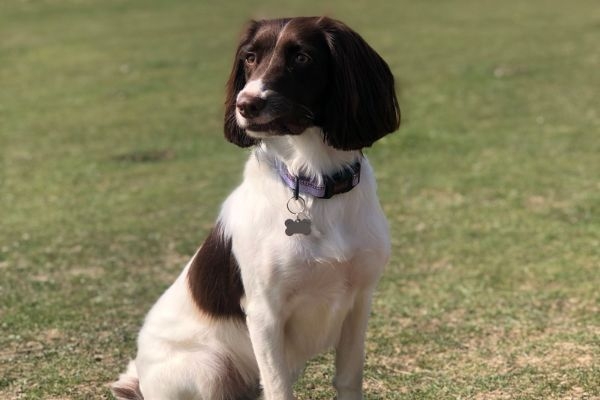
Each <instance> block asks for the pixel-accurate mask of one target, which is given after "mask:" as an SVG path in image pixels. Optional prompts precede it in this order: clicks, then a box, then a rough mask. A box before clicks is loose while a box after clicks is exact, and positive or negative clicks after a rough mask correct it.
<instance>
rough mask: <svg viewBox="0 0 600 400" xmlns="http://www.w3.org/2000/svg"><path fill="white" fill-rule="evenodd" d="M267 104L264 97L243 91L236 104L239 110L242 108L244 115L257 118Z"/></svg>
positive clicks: (241, 112) (241, 111)
mask: <svg viewBox="0 0 600 400" xmlns="http://www.w3.org/2000/svg"><path fill="white" fill-rule="evenodd" d="M266 104H267V100H265V99H263V98H260V97H258V96H251V95H247V94H243V93H242V94H241V95H240V96H239V97H238V99H237V103H236V106H237V108H238V110H240V114H242V117H244V118H256V117H258V115H259V114H260V112H261V111H262V110H263V109H264V108H265V105H266Z"/></svg>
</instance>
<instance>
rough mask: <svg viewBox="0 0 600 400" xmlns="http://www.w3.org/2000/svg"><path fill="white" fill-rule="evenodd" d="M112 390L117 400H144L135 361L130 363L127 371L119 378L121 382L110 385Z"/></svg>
mask: <svg viewBox="0 0 600 400" xmlns="http://www.w3.org/2000/svg"><path fill="white" fill-rule="evenodd" d="M110 390H111V391H112V393H113V395H114V396H115V398H116V399H117V400H144V396H143V395H142V392H141V391H140V380H139V378H138V374H137V369H136V368H135V363H134V362H133V361H131V362H129V366H128V367H127V371H125V373H124V374H121V376H119V380H118V381H116V382H115V383H113V384H112V385H110Z"/></svg>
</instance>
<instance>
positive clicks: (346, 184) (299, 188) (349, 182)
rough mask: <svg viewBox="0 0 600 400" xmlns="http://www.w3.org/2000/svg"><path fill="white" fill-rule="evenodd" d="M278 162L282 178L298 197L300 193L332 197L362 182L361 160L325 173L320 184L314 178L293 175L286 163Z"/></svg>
mask: <svg viewBox="0 0 600 400" xmlns="http://www.w3.org/2000/svg"><path fill="white" fill-rule="evenodd" d="M277 164H278V166H277V170H278V171H279V176H280V177H281V180H283V182H284V183H285V184H286V185H287V186H288V187H289V188H290V189H292V190H293V191H294V196H295V197H296V198H297V197H298V194H308V195H310V196H313V197H317V198H319V199H330V198H332V197H333V196H335V195H336V194H341V193H346V192H349V191H350V190H352V189H354V187H355V186H356V185H358V183H359V182H360V161H356V162H355V163H354V164H352V165H348V166H346V167H345V168H344V169H343V170H341V171H339V172H336V173H335V174H333V175H323V176H322V182H323V183H322V184H319V183H318V181H317V180H316V179H313V178H309V177H305V176H302V175H293V174H292V173H290V172H289V171H288V169H287V167H286V166H285V164H283V163H281V162H278V163H277Z"/></svg>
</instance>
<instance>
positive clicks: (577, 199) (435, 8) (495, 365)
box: [0, 0, 600, 400]
mask: <svg viewBox="0 0 600 400" xmlns="http://www.w3.org/2000/svg"><path fill="white" fill-rule="evenodd" d="M256 7H257V6H256V5H254V4H251V2H241V1H240V2H239V4H238V3H237V2H235V1H229V2H227V1H219V2H217V1H212V0H206V1H192V0H187V1H186V0H177V1H166V0H165V1H159V0H152V1H149V0H130V1H126V0H105V1H96V2H93V1H91V0H53V1H50V0H39V1H33V0H29V1H25V0H22V1H17V0H5V1H2V2H1V3H0V157H1V158H0V399H3V400H4V399H6V400H10V399H100V398H103V399H108V398H110V395H109V393H108V390H107V388H106V384H107V383H108V382H110V381H111V380H113V379H114V378H116V376H117V375H118V373H119V372H120V371H121V370H123V368H124V367H125V365H126V362H127V360H128V359H129V358H130V357H133V356H134V352H135V337H136V334H137V331H138V329H139V327H140V325H141V323H142V319H143V317H144V314H145V313H146V312H147V311H148V309H149V307H150V306H151V304H152V303H153V302H154V301H155V300H156V298H157V297H158V296H159V295H160V294H161V293H162V291H163V290H164V289H165V288H166V287H167V286H168V285H169V284H170V283H171V282H172V281H173V279H174V278H175V277H176V276H177V274H178V273H179V271H180V270H181V268H182V266H183V264H184V262H185V261H186V260H187V259H188V257H190V256H191V255H192V253H193V252H194V251H195V249H196V248H197V246H198V245H199V244H200V242H201V241H202V240H203V238H204V236H205V234H206V233H207V231H208V229H209V228H210V227H211V225H212V223H213V221H214V219H215V217H216V215H217V212H218V209H219V206H220V203H221V201H222V200H223V199H224V198H225V196H226V195H227V194H228V193H229V192H230V191H231V190H232V188H233V187H235V185H236V184H237V183H238V182H239V181H240V179H241V170H242V165H243V162H244V160H245V158H246V157H247V154H248V153H247V151H245V150H241V149H239V148H236V147H235V146H233V145H230V144H228V143H226V142H225V140H224V139H223V137H222V126H221V119H222V112H223V110H222V102H223V96H224V84H225V81H226V79H227V76H228V72H229V68H230V63H231V61H232V58H233V51H234V48H235V45H236V41H237V37H238V34H239V33H240V32H241V30H242V25H243V22H244V21H245V20H246V19H248V18H249V17H276V16H282V15H299V14H304V15H315V14H329V15H332V16H334V17H337V18H339V19H342V20H344V21H346V22H347V23H348V24H349V25H350V26H352V27H353V28H355V29H356V30H357V31H359V32H360V33H361V34H362V35H363V36H364V37H365V38H366V39H367V40H368V41H369V42H370V43H371V44H372V45H373V47H374V48H375V49H377V50H378V51H379V53H380V54H381V55H382V56H383V57H384V58H385V59H386V60H388V62H389V64H390V66H391V68H392V70H393V71H394V74H395V75H396V77H397V81H398V91H399V94H400V104H401V108H402V111H403V116H404V121H403V126H402V127H401V129H400V131H399V132H398V133H396V134H394V135H391V136H388V137H386V138H384V139H383V140H381V141H380V142H379V143H378V144H376V145H375V146H374V147H373V148H372V149H369V150H368V151H367V155H368V156H369V157H370V159H371V161H372V163H373V164H374V166H375V169H376V172H377V177H378V181H379V194H380V198H381V201H382V203H383V207H384V210H385V212H386V214H387V216H388V218H389V221H390V224H391V230H392V240H393V257H392V260H391V262H390V264H389V266H388V269H387V271H386V274H385V276H384V279H383V280H382V282H381V285H380V286H379V290H378V293H377V296H376V300H375V302H374V309H373V315H372V319H371V325H370V330H369V336H368V351H369V352H368V356H367V366H366V371H365V375H366V378H365V390H366V394H365V396H366V398H367V399H436V400H437V399H599V398H600V289H599V288H600V216H599V214H600V8H599V7H598V3H597V1H595V0H588V1H586V0H578V1H573V2H565V1H554V0H552V1H541V0H539V1H517V0H511V1H504V2H489V1H474V0H472V1H469V0H451V1H433V0H427V1H416V0H415V1H408V0H406V1H363V0H355V1H352V2H343V1H341V0H337V1H329V2H319V1H316V0H302V1H293V2H289V4H287V5H283V4H282V2H279V1H275V0H265V1H262V2H261V4H260V6H258V8H256ZM332 374H333V369H332V365H331V355H325V356H323V357H322V358H319V359H317V360H315V361H314V362H312V363H311V364H310V365H309V367H308V368H307V371H306V374H305V376H304V378H303V379H302V380H301V381H300V382H299V383H298V386H297V395H298V397H299V398H300V399H305V400H306V399H312V400H318V399H331V398H333V395H334V394H333V391H332V390H331V389H330V385H329V382H330V381H331V379H332Z"/></svg>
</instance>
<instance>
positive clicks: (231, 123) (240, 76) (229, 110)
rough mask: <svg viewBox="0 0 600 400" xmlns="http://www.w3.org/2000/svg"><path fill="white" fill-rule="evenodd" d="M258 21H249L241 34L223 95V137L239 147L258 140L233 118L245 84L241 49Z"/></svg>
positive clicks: (250, 144)
mask: <svg viewBox="0 0 600 400" xmlns="http://www.w3.org/2000/svg"><path fill="white" fill-rule="evenodd" d="M259 24H260V23H259V22H256V21H250V23H249V24H248V27H247V28H246V30H245V32H244V33H243V34H242V37H241V39H240V44H239V45H238V48H237V50H236V52H235V59H234V60H233V68H232V70H231V74H230V75H229V80H228V81H227V86H226V96H225V118H224V131H225V138H226V139H227V140H228V141H230V142H231V143H234V144H236V145H238V146H240V147H249V146H252V145H255V144H257V143H258V142H259V141H258V140H257V139H254V138H252V137H250V136H248V135H247V134H246V132H245V131H244V129H242V128H240V127H239V126H238V124H237V121H236V119H235V108H236V105H235V103H236V99H237V94H238V93H239V92H240V91H241V90H242V89H243V88H244V86H245V85H246V76H245V73H244V62H243V57H242V54H241V52H242V49H243V48H244V46H246V45H247V44H248V42H249V41H250V40H251V39H252V37H254V34H255V33H256V31H257V30H258V27H259Z"/></svg>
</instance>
